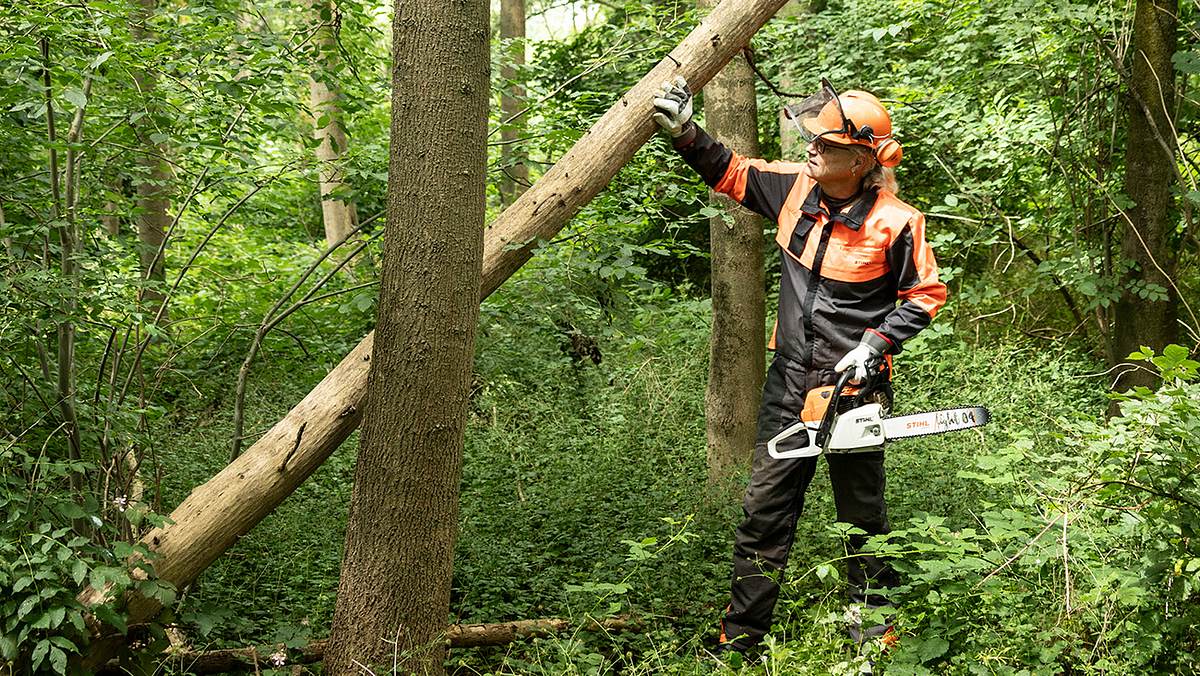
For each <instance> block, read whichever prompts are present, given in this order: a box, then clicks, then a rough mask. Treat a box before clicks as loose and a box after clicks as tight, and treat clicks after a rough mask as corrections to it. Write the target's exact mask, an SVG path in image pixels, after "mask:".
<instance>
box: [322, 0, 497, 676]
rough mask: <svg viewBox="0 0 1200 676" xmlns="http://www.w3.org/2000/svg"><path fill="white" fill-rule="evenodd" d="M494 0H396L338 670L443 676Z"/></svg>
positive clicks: (471, 351) (330, 669)
mask: <svg viewBox="0 0 1200 676" xmlns="http://www.w3.org/2000/svg"><path fill="white" fill-rule="evenodd" d="M489 18H490V12H489V7H488V3H487V1H486V0H469V1H466V2H453V3H448V2H445V0H410V1H409V2H405V3H402V4H397V6H396V10H395V16H394V18H393V21H392V44H393V56H392V61H393V68H392V133H391V139H392V144H391V148H392V149H391V162H390V167H389V171H388V192H387V195H388V206H387V209H388V223H387V231H386V232H387V235H386V237H385V247H384V256H383V269H382V272H381V275H380V287H379V310H378V314H377V317H376V324H375V349H374V350H373V351H372V358H371V368H370V372H369V375H368V378H367V400H366V404H365V410H364V412H363V432H362V442H361V444H360V445H359V452H358V461H357V464H356V465H355V469H354V492H353V494H352V495H351V498H350V517H349V521H348V523H347V525H346V546H345V549H344V554H343V557H342V568H341V578H340V580H339V582H338V593H337V606H336V608H335V610H334V615H333V626H332V629H331V631H330V635H329V650H328V652H327V653H326V656H325V669H324V673H326V674H334V675H337V674H358V673H361V671H360V668H361V666H363V665H382V664H385V663H386V664H388V665H391V666H390V668H392V669H393V670H394V671H395V670H399V672H400V673H405V674H408V673H420V674H437V673H445V669H444V668H443V666H442V661H443V659H444V658H445V652H446V648H445V643H444V642H442V641H440V640H439V638H440V637H441V635H442V634H443V633H444V632H445V630H446V623H447V618H449V617H450V579H451V576H452V575H453V573H454V566H453V561H454V557H453V555H454V540H455V535H456V533H457V531H458V484H459V481H460V479H461V477H462V454H463V434H464V431H465V427H466V413H467V396H468V392H469V389H470V383H471V364H472V360H473V357H474V356H475V326H476V324H477V322H478V319H479V301H478V299H479V277H480V264H481V262H482V255H483V225H484V212H485V210H486V202H485V189H484V186H485V184H486V180H487V122H488V120H487V117H488V114H487V113H488V99H489V98H490V91H491V90H490V87H489V84H488V77H489V69H490V61H489V51H488V47H489V34H490V31H489V30H488V21H489Z"/></svg>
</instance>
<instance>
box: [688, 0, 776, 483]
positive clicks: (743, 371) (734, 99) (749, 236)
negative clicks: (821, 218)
mask: <svg viewBox="0 0 1200 676" xmlns="http://www.w3.org/2000/svg"><path fill="white" fill-rule="evenodd" d="M698 4H699V6H700V8H701V9H708V8H711V7H713V6H715V5H716V4H717V3H716V0H699V3H698ZM704 122H705V126H706V128H707V129H708V131H709V133H711V134H712V135H713V136H715V137H716V138H719V139H720V140H721V141H723V142H724V143H725V144H726V145H727V146H729V147H730V148H731V149H733V150H735V151H737V152H739V153H742V154H743V155H749V156H752V157H756V156H758V154H759V151H758V105H757V103H756V101H755V97H754V72H753V71H752V70H750V64H749V63H747V62H746V60H745V59H744V58H734V59H733V60H732V61H730V62H729V65H727V66H725V69H724V70H722V71H721V72H720V73H717V76H716V77H714V78H713V79H712V82H709V83H708V86H707V87H705V88H704ZM711 200H712V202H713V204H714V205H716V206H719V207H721V209H722V212H723V213H721V214H718V215H716V216H713V217H712V218H710V219H709V225H708V230H709V241H710V245H709V246H710V249H711V252H712V312H713V324H712V338H711V340H710V342H709V359H708V391H707V394H706V395H705V398H704V409H705V421H706V429H707V436H708V480H709V483H710V484H714V485H719V484H722V483H724V482H726V481H728V480H729V479H730V478H731V477H732V476H735V475H736V474H737V473H738V472H739V470H742V469H744V468H746V467H748V465H749V461H750V457H751V455H752V454H753V453H754V438H755V431H756V421H757V419H758V403H759V400H760V398H761V396H762V381H763V369H764V355H765V352H766V345H765V341H764V336H763V330H764V328H765V327H764V324H765V317H764V308H763V303H764V300H763V221H762V219H761V218H759V217H758V216H756V215H754V214H753V213H751V212H750V211H748V210H746V209H744V208H742V207H741V206H738V205H737V204H736V203H735V202H734V201H733V200H731V199H729V198H728V197H725V196H724V195H718V194H717V193H715V192H714V193H712V197H711Z"/></svg>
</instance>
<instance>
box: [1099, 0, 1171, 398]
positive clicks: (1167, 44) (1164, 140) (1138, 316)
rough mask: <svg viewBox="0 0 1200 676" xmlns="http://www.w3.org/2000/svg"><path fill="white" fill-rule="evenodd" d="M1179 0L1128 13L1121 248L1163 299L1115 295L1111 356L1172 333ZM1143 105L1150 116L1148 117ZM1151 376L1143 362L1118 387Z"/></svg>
mask: <svg viewBox="0 0 1200 676" xmlns="http://www.w3.org/2000/svg"><path fill="white" fill-rule="evenodd" d="M1178 10H1179V5H1178V2H1177V1H1176V0H1137V8H1136V10H1135V13H1134V21H1133V49H1132V50H1131V51H1132V60H1133V64H1132V65H1133V68H1132V78H1131V81H1130V83H1129V102H1128V105H1129V140H1128V142H1127V144H1126V148H1127V150H1126V153H1125V192H1126V194H1127V195H1129V197H1130V199H1132V200H1133V203H1134V206H1133V208H1132V209H1130V210H1129V211H1128V214H1129V217H1130V220H1131V222H1130V223H1127V224H1126V228H1125V233H1124V235H1123V237H1122V240H1121V254H1122V256H1123V257H1124V258H1126V259H1128V260H1131V261H1134V262H1136V263H1137V269H1136V270H1133V271H1131V272H1130V274H1129V275H1128V277H1127V278H1126V281H1127V282H1129V283H1136V284H1154V285H1157V286H1159V287H1162V288H1165V289H1167V295H1168V298H1167V299H1166V300H1149V299H1146V298H1141V297H1139V296H1138V294H1137V293H1136V292H1135V291H1131V290H1126V291H1125V293H1124V294H1123V295H1122V297H1121V299H1120V300H1119V301H1118V302H1117V306H1116V312H1115V316H1114V320H1115V321H1114V326H1113V338H1112V339H1113V351H1112V354H1113V357H1114V358H1115V359H1116V360H1118V361H1124V360H1125V358H1126V357H1128V356H1129V354H1130V353H1131V352H1135V351H1137V350H1138V349H1139V347H1140V346H1142V345H1146V346H1149V347H1151V348H1153V349H1155V350H1157V351H1161V350H1162V349H1163V347H1165V346H1166V345H1168V344H1170V343H1172V342H1174V341H1176V340H1177V338H1178V335H1179V327H1178V324H1177V317H1178V302H1179V299H1178V296H1177V295H1176V293H1175V289H1174V286H1173V285H1172V278H1173V277H1174V276H1175V272H1176V267H1177V263H1178V254H1177V253H1176V251H1175V245H1174V242H1173V235H1174V231H1175V226H1176V218H1177V217H1178V213H1177V211H1176V210H1175V198H1174V196H1173V195H1172V192H1171V190H1172V186H1173V184H1174V183H1175V137H1174V134H1173V133H1172V127H1173V123H1172V119H1171V114H1170V113H1171V111H1174V110H1175V88H1174V82H1175V74H1174V70H1173V68H1172V65H1171V56H1172V54H1174V53H1175V42H1176V35H1175V34H1176V18H1175V17H1176V15H1177V13H1178ZM1147 112H1148V113H1149V117H1147ZM1155 381H1156V378H1155V377H1154V375H1153V374H1151V373H1149V372H1147V371H1144V370H1140V369H1139V370H1135V371H1131V372H1129V373H1127V374H1126V375H1125V376H1124V377H1122V378H1121V380H1120V381H1119V383H1118V388H1119V389H1125V388H1126V387H1132V386H1135V385H1146V386H1153V385H1154V383H1155Z"/></svg>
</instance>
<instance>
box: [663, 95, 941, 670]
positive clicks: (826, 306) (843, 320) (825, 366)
mask: <svg viewBox="0 0 1200 676" xmlns="http://www.w3.org/2000/svg"><path fill="white" fill-rule="evenodd" d="M654 107H655V112H654V120H655V121H656V122H657V123H658V124H659V125H660V126H661V127H662V128H663V129H664V130H666V131H667V133H669V134H670V136H671V137H672V139H673V145H674V147H675V149H676V150H677V151H678V152H679V154H680V155H682V156H683V159H684V160H685V161H686V162H687V163H688V164H689V165H691V167H692V168H693V169H695V170H696V171H697V172H699V173H700V175H701V176H702V177H703V178H704V181H705V182H706V183H708V185H710V186H712V188H713V189H714V190H716V191H717V192H721V193H724V194H726V195H729V196H730V197H732V198H733V199H735V200H737V201H738V202H739V203H741V204H742V205H743V206H745V207H747V208H749V209H751V210H753V211H756V212H758V213H759V214H762V215H763V216H765V217H767V218H769V219H771V220H772V221H774V222H775V223H776V225H777V227H778V229H777V232H776V235H775V242H776V244H778V245H779V249H780V254H781V256H782V269H781V279H780V291H779V312H778V318H777V320H776V323H775V330H774V332H773V334H772V336H771V342H770V345H769V348H770V349H772V350H774V351H775V357H774V359H773V360H772V362H771V366H770V368H769V369H768V372H767V378H766V382H765V384H764V387H763V398H762V405H761V408H760V409H759V414H758V431H757V443H756V445H755V449H754V461H753V468H752V471H751V477H750V484H749V486H748V487H747V488H746V494H745V499H744V502H743V507H744V513H745V518H744V519H743V521H742V523H741V525H739V526H738V528H737V533H736V538H735V542H734V548H733V583H732V591H731V599H730V604H729V607H728V608H727V609H726V612H725V615H724V618H723V621H722V622H721V642H722V647H723V648H724V649H726V650H737V651H744V650H745V649H746V648H749V647H750V646H753V645H755V644H756V643H758V642H759V641H761V639H762V637H763V635H765V634H766V633H767V631H768V630H769V629H770V626H771V616H772V613H773V611H774V608H775V602H776V599H777V598H778V596H779V585H778V584H777V582H776V581H775V579H774V576H773V575H772V573H775V572H777V571H781V570H782V569H783V568H784V567H785V566H786V564H787V559H788V552H789V550H790V549H791V545H792V540H793V538H794V536H795V530H796V519H797V518H798V517H799V515H800V512H801V510H802V509H803V507H804V493H805V490H806V489H807V488H808V485H809V483H810V482H811V481H812V478H813V474H814V473H815V471H816V466H817V458H815V457H806V458H791V459H782V460H777V459H774V458H772V457H771V456H770V455H769V454H768V452H767V441H768V440H770V439H771V438H772V437H774V436H775V435H776V434H778V433H779V432H780V431H782V430H783V429H785V428H787V427H789V426H791V425H793V424H795V423H796V422H797V421H798V420H799V416H800V413H801V410H802V409H803V407H804V403H805V397H806V395H807V394H808V393H809V392H810V391H811V390H814V389H816V388H818V387H822V386H827V385H831V384H833V383H834V381H835V380H836V378H837V376H836V375H835V374H837V373H840V372H842V371H845V370H846V369H854V372H855V380H857V381H862V380H863V379H864V378H866V376H867V375H868V369H875V370H876V371H877V372H878V374H880V375H882V377H881V378H876V379H874V380H875V381H878V382H882V383H884V384H883V385H881V386H880V394H882V395H883V396H884V397H886V399H887V401H888V402H889V403H890V397H891V388H890V385H889V384H888V383H889V381H890V367H891V355H894V354H898V353H899V352H900V350H901V347H902V346H903V344H904V341H906V340H908V339H909V338H911V337H912V336H913V335H915V334H916V333H917V332H918V331H920V330H921V329H923V328H925V327H926V326H928V325H929V322H930V321H931V320H932V319H933V317H934V315H935V314H936V313H937V311H938V308H940V307H941V306H942V305H943V304H944V303H945V301H946V286H945V285H944V284H942V283H941V282H939V281H938V269H937V263H936V261H935V260H934V256H933V251H932V250H931V249H930V247H929V245H928V243H926V241H925V217H924V216H923V215H922V214H921V212H920V211H918V210H917V209H915V208H913V207H912V206H910V205H908V204H906V203H904V202H902V201H900V200H899V199H897V197H896V194H895V192H896V183H895V178H894V174H893V173H892V171H891V170H892V168H893V167H895V166H896V165H898V164H899V163H900V159H901V156H902V154H903V153H902V150H901V147H900V144H899V143H898V142H897V141H896V140H895V139H894V138H892V123H891V118H890V117H889V115H888V113H887V110H885V109H884V107H883V104H881V103H880V102H879V99H877V98H875V97H874V96H873V95H871V94H869V93H867V92H863V91H848V92H845V93H843V94H842V95H841V96H838V94H837V92H836V91H834V89H833V87H832V86H831V85H830V84H829V82H828V81H827V80H824V79H822V81H821V88H820V90H819V91H818V92H817V93H816V94H814V95H813V96H811V97H809V98H807V99H805V100H804V101H802V102H801V103H799V104H794V105H790V106H788V109H787V114H788V117H789V118H790V119H791V122H792V123H793V124H795V125H796V126H797V128H798V129H800V131H801V134H802V136H804V138H805V140H807V141H808V157H807V162H766V161H764V160H761V159H750V158H747V157H743V156H741V155H739V154H737V153H735V152H732V151H730V150H729V149H728V148H726V147H725V146H724V145H722V144H721V143H720V142H718V141H717V140H715V139H713V138H712V137H711V136H709V135H708V134H706V133H705V132H704V130H703V129H701V128H700V127H699V126H698V125H697V124H696V123H695V122H694V121H692V120H691V116H692V95H691V93H690V92H689V91H688V89H687V83H686V82H684V81H683V79H682V78H679V77H677V78H676V79H675V81H674V82H665V83H663V86H662V88H661V90H660V91H659V92H658V93H657V94H656V97H655V99H654ZM897 301H898V302H897ZM802 437H803V435H798V436H796V437H791V438H790V439H788V440H785V441H784V442H781V448H780V449H779V450H792V449H791V448H783V447H782V446H783V445H785V444H786V443H787V442H788V441H791V442H792V443H794V444H798V445H802V443H803V442H802V441H801V439H802ZM883 456H884V454H883V450H882V449H879V450H875V451H870V452H859V453H841V454H837V453H830V454H825V458H826V460H827V461H828V463H829V476H830V480H831V483H832V484H833V496H834V503H835V505H836V508H837V518H838V520H839V521H842V522H848V523H850V524H853V525H854V526H857V527H858V528H861V529H862V530H863V531H865V532H866V533H868V534H870V535H874V534H880V533H886V532H888V519H887V506H886V503H885V502H884V494H883V493H884V469H883ZM864 541H865V537H863V536H851V538H850V542H849V548H850V551H849V552H848V553H849V554H850V557H849V558H848V559H847V569H848V570H847V579H848V581H849V583H850V600H851V604H852V606H851V607H852V608H853V609H855V610H859V611H861V609H863V608H864V607H866V608H871V607H885V606H887V605H888V601H887V599H885V598H884V597H883V596H881V595H878V594H875V593H873V591H874V590H878V589H880V588H884V587H889V586H893V585H894V584H895V583H896V575H895V572H894V571H893V570H892V569H891V567H890V566H889V565H888V564H887V563H886V562H884V561H882V560H880V559H878V558H876V557H874V556H867V555H857V556H856V554H857V553H858V550H859V548H860V547H862V546H863V544H864ZM885 632H887V634H886V638H885V640H890V639H894V634H893V633H892V632H891V631H890V627H888V626H886V625H879V626H874V627H871V628H869V629H868V630H867V631H865V632H863V631H861V630H860V628H859V627H858V626H857V625H856V624H855V623H852V626H851V634H852V636H854V638H855V639H856V640H859V641H861V640H863V639H864V638H865V637H866V636H882V635H884V634H885Z"/></svg>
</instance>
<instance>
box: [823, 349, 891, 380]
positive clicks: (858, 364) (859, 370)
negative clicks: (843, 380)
mask: <svg viewBox="0 0 1200 676" xmlns="http://www.w3.org/2000/svg"><path fill="white" fill-rule="evenodd" d="M881 354H883V353H882V352H880V351H879V349H878V348H876V347H874V346H873V345H868V344H867V343H859V344H858V347H855V348H854V349H853V350H850V351H849V352H847V353H846V356H845V357H842V360H841V361H839V362H838V363H837V366H834V367H833V370H834V371H837V372H838V373H841V372H842V371H845V370H846V369H849V368H852V369H854V377H853V378H852V379H851V381H850V382H854V383H860V382H862V381H864V380H866V379H867V362H870V361H872V360H874V359H877V358H878V357H879V355H881Z"/></svg>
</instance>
